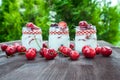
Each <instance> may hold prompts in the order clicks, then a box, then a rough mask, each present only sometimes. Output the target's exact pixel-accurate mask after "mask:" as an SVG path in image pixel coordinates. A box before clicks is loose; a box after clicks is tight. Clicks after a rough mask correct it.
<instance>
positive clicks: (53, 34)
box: [48, 26, 70, 50]
mask: <svg viewBox="0 0 120 80" xmlns="http://www.w3.org/2000/svg"><path fill="white" fill-rule="evenodd" d="M48 45H49V48H53V49H55V50H58V48H59V47H60V46H61V45H63V46H66V47H69V45H70V38H69V29H68V27H67V28H65V29H61V28H60V27H59V26H51V27H50V28H49V40H48Z"/></svg>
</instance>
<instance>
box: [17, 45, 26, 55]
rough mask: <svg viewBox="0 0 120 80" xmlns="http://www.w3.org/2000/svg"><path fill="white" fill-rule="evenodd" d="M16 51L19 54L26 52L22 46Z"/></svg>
mask: <svg viewBox="0 0 120 80" xmlns="http://www.w3.org/2000/svg"><path fill="white" fill-rule="evenodd" d="M17 51H18V52H20V53H23V52H26V48H25V47H24V46H18V47H17Z"/></svg>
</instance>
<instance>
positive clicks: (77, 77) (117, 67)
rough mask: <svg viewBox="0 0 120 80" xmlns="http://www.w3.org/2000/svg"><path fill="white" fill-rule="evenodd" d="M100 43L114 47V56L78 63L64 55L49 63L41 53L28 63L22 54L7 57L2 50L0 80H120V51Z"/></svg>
mask: <svg viewBox="0 0 120 80" xmlns="http://www.w3.org/2000/svg"><path fill="white" fill-rule="evenodd" d="M98 44H99V45H100V46H103V45H106V46H110V47H112V48H113V54H112V55H111V56H110V57H107V58H106V57H103V56H101V55H97V56H96V57H95V58H94V59H86V58H84V56H83V55H81V56H80V58H79V60H77V61H71V60H70V59H69V58H67V57H62V56H57V57H56V58H55V59H54V60H49V61H48V60H45V59H44V58H42V57H41V56H39V54H38V55H37V58H36V59H35V60H33V61H28V60H26V58H25V56H24V55H18V54H16V55H15V56H13V57H9V58H6V57H5V53H3V52H2V51H1V52H0V53H1V54H2V55H0V80H120V49H119V48H116V47H114V46H113V45H111V44H109V43H106V42H104V41H98Z"/></svg>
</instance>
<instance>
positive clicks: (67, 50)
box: [61, 47, 72, 57]
mask: <svg viewBox="0 0 120 80" xmlns="http://www.w3.org/2000/svg"><path fill="white" fill-rule="evenodd" d="M71 50H72V49H71V48H67V47H64V48H63V49H62V51H61V53H62V54H63V55H64V56H66V57H67V56H69V55H70V52H71Z"/></svg>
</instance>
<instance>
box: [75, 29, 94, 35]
mask: <svg viewBox="0 0 120 80" xmlns="http://www.w3.org/2000/svg"><path fill="white" fill-rule="evenodd" d="M95 33H96V30H93V29H90V30H80V31H76V35H77V36H79V35H89V34H95Z"/></svg>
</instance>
